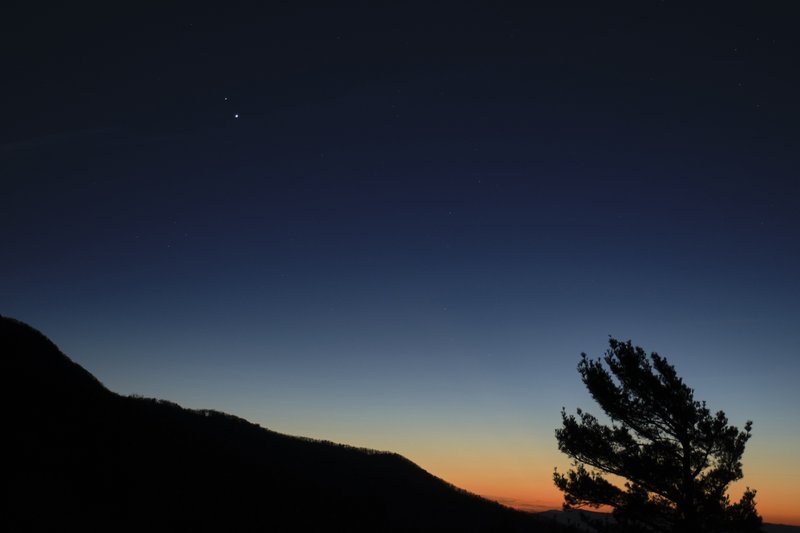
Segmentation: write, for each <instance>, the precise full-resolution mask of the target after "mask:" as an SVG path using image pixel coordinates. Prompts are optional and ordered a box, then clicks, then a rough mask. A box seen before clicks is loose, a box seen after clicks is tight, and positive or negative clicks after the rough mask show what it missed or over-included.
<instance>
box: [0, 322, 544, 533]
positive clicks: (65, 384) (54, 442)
mask: <svg viewBox="0 0 800 533" xmlns="http://www.w3.org/2000/svg"><path fill="white" fill-rule="evenodd" d="M0 380H2V387H1V388H0V390H2V392H1V393H0V394H2V400H3V401H2V406H3V407H2V409H3V413H2V414H3V419H4V420H5V421H6V423H7V426H6V431H5V432H4V434H5V435H7V439H8V442H9V443H10V449H9V452H7V455H6V459H5V461H4V463H5V464H4V465H3V470H4V482H5V484H6V486H7V487H9V488H10V489H11V490H9V491H8V492H9V497H8V500H7V501H6V505H7V507H6V509H7V511H6V512H4V513H2V515H1V516H0V530H3V531H18V530H46V529H58V530H65V529H72V528H73V527H74V528H81V529H83V530H87V529H88V530H101V529H102V530H106V531H133V530H139V531H143V530H157V531H189V530H194V531H212V530H214V531H242V530H247V531H256V530H264V531H269V530H279V531H282V530H303V531H341V530H346V531H498V532H499V531H552V530H559V531H560V529H558V528H557V526H554V525H551V524H548V522H547V521H544V520H541V519H538V518H536V517H534V516H532V515H529V514H525V513H521V512H517V511H514V510H511V509H508V508H505V507H503V506H501V505H499V504H496V503H494V502H490V501H488V500H485V499H482V498H479V497H477V496H475V495H472V494H469V493H466V492H465V491H462V490H459V489H457V488H455V487H453V486H452V485H450V484H448V483H446V482H444V481H442V480H441V479H438V478H436V477H434V476H432V475H430V474H428V473H427V472H425V471H424V470H422V469H421V468H419V467H418V466H416V465H415V464H413V463H412V462H410V461H408V460H407V459H405V458H403V457H401V456H399V455H397V454H392V453H383V452H375V451H371V450H363V449H357V448H352V447H348V446H341V445H336V444H333V443H328V442H320V441H314V440H310V439H303V438H298V437H291V436H287V435H282V434H279V433H275V432H273V431H269V430H266V429H264V428H261V427H260V426H257V425H255V424H251V423H249V422H247V421H245V420H242V419H240V418H237V417H234V416H231V415H227V414H224V413H219V412H215V411H193V410H188V409H183V408H181V407H180V406H178V405H176V404H173V403H170V402H166V401H163V400H152V399H145V398H132V397H124V396H120V395H118V394H115V393H113V392H111V391H109V390H108V389H106V388H105V387H104V386H103V385H102V384H101V383H100V382H99V381H98V380H97V379H96V378H94V376H92V375H91V374H90V373H89V372H87V371H86V370H84V369H83V368H82V367H80V366H79V365H77V364H76V363H74V362H72V361H71V360H70V359H69V358H67V357H66V356H65V355H64V354H62V353H61V352H60V351H59V350H58V348H57V347H56V346H55V345H54V344H53V343H52V342H50V341H49V340H48V339H47V338H46V337H45V336H44V335H42V334H41V333H39V332H38V331H36V330H35V329H33V328H31V327H29V326H27V325H25V324H23V323H21V322H18V321H16V320H13V319H10V318H6V317H0ZM553 528H555V529H553Z"/></svg>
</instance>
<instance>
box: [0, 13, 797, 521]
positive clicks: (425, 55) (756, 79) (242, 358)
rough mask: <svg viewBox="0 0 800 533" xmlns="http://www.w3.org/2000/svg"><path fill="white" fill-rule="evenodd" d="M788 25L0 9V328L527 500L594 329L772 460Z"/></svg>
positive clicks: (158, 389) (772, 21)
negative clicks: (651, 354) (678, 380)
mask: <svg viewBox="0 0 800 533" xmlns="http://www.w3.org/2000/svg"><path fill="white" fill-rule="evenodd" d="M792 15H793V13H792V12H791V11H790V10H789V9H788V8H787V7H786V6H785V5H781V4H778V3H775V4H769V5H767V4H765V3H755V2H753V3H736V2H733V3H731V2H726V3H719V4H716V3H702V5H698V3H695V4H693V5H677V4H676V3H675V2H669V1H667V2H649V1H642V2H630V3H602V4H601V3H597V2H594V3H587V4H585V5H582V6H581V5H579V4H570V6H569V7H567V6H565V5H561V6H560V7H557V8H544V7H541V6H539V7H532V8H529V9H520V8H519V7H513V6H512V5H511V4H510V3H507V4H502V5H501V4H500V3H498V4H497V5H494V4H489V3H470V2H460V3H448V4H445V3H437V4H436V5H435V6H434V7H432V6H431V5H430V3H424V4H416V5H413V6H412V5H408V4H398V5H394V6H390V5H389V4H384V5H382V6H380V7H376V6H374V5H372V6H367V5H353V6H352V7H348V8H336V9H334V8H330V7H328V8H308V7H300V6H298V4H296V3H287V5H285V6H279V5H277V3H269V6H268V7H263V6H262V7H261V8H259V9H255V10H254V9H252V7H251V8H248V9H245V8H240V7H234V6H228V5H223V4H221V3H220V4H219V5H216V6H214V7H207V6H205V5H204V6H200V7H198V6H197V5H191V4H187V5H183V6H177V5H170V6H168V7H159V8H157V9H155V8H148V7H143V6H137V7H128V8H126V9H125V10H123V9H121V8H119V7H118V6H113V7H109V8H104V10H103V9H101V10H97V9H92V10H89V9H86V10H81V9H80V8H75V7H74V6H72V5H64V6H61V7H57V8H52V9H50V8H45V7H43V8H41V9H40V8H38V7H37V8H36V9H35V10H33V9H28V8H25V7H22V8H19V9H15V8H11V9H10V10H9V11H8V16H6V15H4V16H3V21H2V22H1V23H0V24H2V25H3V27H2V32H0V34H1V35H2V37H1V39H2V43H0V44H2V50H3V52H2V54H3V64H4V82H3V94H4V97H3V101H2V103H0V113H2V114H1V115H0V124H2V127H0V179H2V194H1V195H0V222H1V223H2V227H3V228H4V230H3V232H2V235H1V237H0V245H2V250H3V253H2V263H0V275H2V278H1V280H0V303H1V304H2V308H1V309H0V312H2V313H3V314H5V315H10V316H15V317H17V318H20V319H22V320H25V321H27V322H29V323H31V324H32V325H33V326H35V327H38V328H40V329H42V330H43V331H44V332H45V333H46V334H48V335H49V336H51V338H53V340H54V341H55V342H56V343H57V344H59V345H60V346H61V347H62V348H63V349H64V350H65V351H67V353H68V354H69V355H71V356H72V357H73V358H75V359H76V360H77V361H78V362H79V363H81V364H83V365H84V366H85V367H87V369H89V370H90V371H92V372H93V373H95V374H96V375H97V376H98V377H99V378H100V379H101V380H102V381H104V382H105V383H106V384H107V385H108V386H109V387H111V388H112V389H114V390H117V391H119V392H123V393H132V392H136V393H143V394H147V395H154V396H159V397H165V398H169V399H172V400H175V401H179V402H180V403H183V404H185V405H189V406H193V407H216V408H220V409H224V410H228V411H232V412H234V413H236V414H240V415H241V416H246V417H248V418H250V419H251V420H254V421H257V422H259V423H262V424H264V425H266V426H269V427H273V428H275V429H278V430H282V431H287V432H294V433H302V434H306V435H310V436H315V437H320V438H330V439H334V440H341V441H346V442H351V443H353V444H358V445H366V446H375V447H381V448H390V449H395V450H397V451H400V452H402V453H405V454H406V455H408V456H410V457H411V458H412V459H414V460H417V461H419V462H420V463H421V464H422V465H423V466H424V467H425V468H428V469H429V470H431V471H433V472H434V473H436V474H438V475H441V476H443V477H446V478H448V479H449V480H451V481H454V482H456V483H458V484H461V485H466V488H469V489H470V490H475V491H482V492H483V493H486V492H487V491H488V492H492V491H494V493H493V494H494V495H496V496H498V497H506V498H511V497H512V496H513V497H514V498H517V499H519V500H520V501H522V500H525V501H527V502H529V503H530V502H536V501H541V502H545V500H547V498H549V497H550V496H546V495H547V494H550V492H551V491H553V490H554V489H551V488H550V487H549V486H548V484H549V482H550V481H549V480H550V477H549V472H551V469H552V466H553V461H557V460H560V459H559V458H558V457H557V455H555V452H554V449H555V442H554V439H553V437H552V429H553V428H554V427H556V425H558V423H559V410H560V407H561V406H562V405H566V406H567V407H568V408H572V407H573V406H576V405H578V404H581V405H583V406H584V407H586V408H589V407H590V406H591V404H590V403H589V400H587V398H586V397H585V396H584V393H583V391H582V390H581V388H580V383H579V379H578V375H577V373H576V372H575V364H576V363H577V360H578V357H579V354H580V352H581V351H587V352H589V353H591V354H593V355H600V353H601V352H602V350H603V349H604V347H605V344H606V338H607V335H609V334H611V335H614V336H618V337H621V338H625V339H627V338H631V339H632V340H633V341H634V342H635V343H638V344H641V345H643V346H644V347H645V348H646V349H648V350H657V351H659V352H661V353H662V354H664V355H666V356H667V357H668V358H670V360H671V361H674V362H675V363H676V366H677V368H678V371H679V373H682V374H683V375H685V378H686V381H687V382H688V383H689V384H690V385H693V386H695V387H696V390H697V392H698V396H700V397H701V398H703V399H708V400H709V401H710V403H712V407H715V408H723V409H726V411H727V412H728V414H729V417H730V418H731V419H732V421H735V422H739V423H740V424H742V423H743V422H744V420H745V419H747V418H752V419H754V421H755V434H756V437H755V438H754V440H753V444H752V446H753V448H754V449H755V451H754V453H755V454H757V453H761V455H757V457H766V456H768V455H769V454H770V453H771V452H770V450H773V451H774V449H775V448H774V447H773V448H770V447H768V446H767V443H772V444H773V445H774V444H775V443H776V442H778V441H780V442H783V443H786V442H793V443H795V444H797V443H800V436H798V434H797V433H796V430H793V431H792V432H790V433H789V436H788V437H787V435H786V434H785V428H786V426H785V424H786V423H790V425H791V424H794V426H793V427H795V428H796V427H798V426H799V425H800V412H798V407H797V405H798V400H800V397H798V395H797V393H796V392H795V389H794V380H795V379H796V375H797V371H798V370H800V366H798V363H797V361H798V357H797V356H798V349H797V346H798V342H800V333H798V329H800V328H797V327H796V324H797V323H798V320H799V319H800V305H798V302H800V282H799V281H798V276H797V270H798V259H800V246H799V245H798V243H800V239H799V238H798V233H800V182H799V181H798V163H800V156H798V154H800V146H799V144H800V142H799V141H800V138H799V136H798V129H797V124H798V123H799V122H798V119H800V107H799V106H798V100H797V94H800V86H799V84H798V82H799V81H800V80H799V79H798V77H799V76H800V74H798V72H800V71H799V70H798V68H797V65H798V55H799V54H798V53H799V52H800V43H798V36H797V32H796V24H795V19H794V18H793V16H792ZM716 399H719V400H720V403H722V404H721V405H713V400H716ZM499 413H502V415H500V414H499ZM451 424H452V426H451ZM448 427H450V429H447V428H448ZM454 428H455V429H454ZM504 435H507V440H506V441H504V440H503V436H504ZM470 439H476V441H475V442H476V443H475V444H474V445H473V446H472V447H469V445H466V444H464V442H465V441H467V442H471V441H470ZM481 439H484V440H481ZM485 439H489V440H490V441H492V442H488V441H486V440H485ZM493 439H494V440H493ZM760 439H763V440H760ZM781 439H782V440H781ZM787 439H789V440H788V441H787ZM495 440H496V441H497V442H495ZM759 441H760V442H761V444H760V445H761V446H762V449H760V452H759V448H758V446H759ZM432 442H433V443H438V444H435V445H434V444H431V443H432ZM455 442H459V443H461V444H459V446H466V447H465V448H459V450H461V451H453V448H454V446H455V445H454V443H455ZM503 442H506V443H509V444H507V446H508V448H509V449H513V450H514V451H513V452H512V451H508V450H506V453H501V452H500V451H498V450H499V449H502V447H503V446H504V444H503ZM437 446H438V447H437ZM437 450H439V451H438V452H437ZM443 450H447V452H445V451H443ZM459 454H461V455H459ZM526 454H528V455H526ZM476 457H479V458H485V460H484V459H481V460H483V461H484V463H485V464H486V465H488V466H486V470H487V472H489V471H492V472H495V473H496V475H497V476H500V477H498V478H497V479H496V480H495V481H494V482H489V481H486V479H489V477H490V474H489V473H487V472H484V473H481V472H477V473H474V475H471V474H469V475H468V474H463V472H465V469H467V467H465V466H464V465H466V464H474V463H475V462H476ZM498 457H505V458H506V459H507V460H508V461H510V462H509V464H511V463H513V461H516V463H515V464H517V470H516V471H517V472H521V473H523V474H524V476H527V477H526V478H525V479H516V478H515V479H510V478H503V477H502V476H503V475H504V474H503V472H504V470H503V469H502V468H500V467H498V466H497V465H498V464H499V463H497V462H496V461H499V459H497V458H498ZM455 458H462V459H463V460H462V462H461V463H459V461H458V460H457V459H455ZM526 461H527V462H526ZM787 461H788V459H787ZM520 464H525V465H528V466H525V467H520V466H519V465H520ZM492 465H493V466H492ZM534 465H535V466H534ZM792 465H793V466H792ZM540 467H541V468H540ZM760 468H761V470H758V469H756V468H754V470H755V472H754V473H755V474H757V475H760V476H761V477H757V480H758V481H759V482H760V483H761V485H762V486H763V485H765V484H768V483H769V482H770V481H769V480H770V479H772V478H770V476H773V475H775V476H777V475H778V474H777V473H776V472H777V470H774V469H773V470H771V469H770V467H769V466H768V465H767V466H764V465H762V466H761V467H760ZM792 468H794V469H795V470H792ZM467 470H468V469H467ZM507 470H508V472H511V471H512V470H514V468H512V467H510V466H509V467H508V469H507ZM540 470H541V472H544V474H543V476H544V477H541V475H540V474H541V472H540ZM781 471H784V472H785V471H787V470H786V468H784V469H782V470H781ZM788 471H789V472H792V471H793V472H795V473H800V464H798V463H797V462H796V460H795V462H794V463H791V465H790V466H789V467H788ZM765 472H766V473H765ZM746 474H748V472H746ZM462 475H463V478H462V477H459V476H462ZM520 475H522V474H520ZM508 476H511V474H508ZM453 478H455V479H453ZM480 480H484V481H480ZM765 480H766V481H765ZM526 484H527V485H526ZM751 484H756V483H751ZM521 486H529V489H530V490H529V493H526V494H522V493H521V492H522V489H520V488H519V487H521ZM779 486H780V484H779V483H777V482H776V483H775V487H776V488H774V489H771V490H773V492H772V493H770V492H769V490H768V491H767V492H766V493H764V491H762V492H760V493H759V494H764V495H763V498H764V500H765V501H764V503H765V504H766V503H767V502H768V501H773V502H778V501H779V500H780V497H779V496H780V490H781V489H779V488H777V487H779ZM487 487H489V488H487ZM503 487H510V488H507V489H504V488H503ZM539 495H541V496H539ZM537 498H538V499H537ZM770 498H772V500H770ZM548 501H549V500H548ZM779 507H780V506H779V505H778V504H777V503H776V504H775V505H774V506H773V508H774V509H775V510H774V511H773V512H774V513H778V512H779V511H777V509H778V508H779ZM766 508H767V510H768V509H770V507H769V505H767V507H766ZM796 519H797V520H798V521H800V517H796Z"/></svg>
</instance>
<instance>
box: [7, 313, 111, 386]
mask: <svg viewBox="0 0 800 533" xmlns="http://www.w3.org/2000/svg"><path fill="white" fill-rule="evenodd" d="M0 376H2V377H1V378H0V379H2V382H3V389H4V392H3V393H2V394H4V395H5V394H8V395H11V396H16V397H20V398H23V397H28V398H30V397H31V396H33V397H35V398H40V399H43V400H44V399H45V398H44V397H46V398H47V399H48V400H51V399H53V397H54V396H57V397H58V398H59V399H61V400H63V398H64V396H74V395H85V394H92V395H93V394H102V393H106V394H107V393H108V392H109V391H108V389H106V388H105V387H104V386H103V384H102V383H100V381H98V380H97V378H95V377H94V376H93V375H92V374H91V373H90V372H88V371H87V370H86V369H84V368H83V367H82V366H80V365H79V364H77V363H76V362H74V361H73V360H72V359H70V358H69V357H67V356H66V355H64V354H63V353H62V352H61V350H59V349H58V347H57V346H56V345H55V344H54V343H53V342H52V341H50V339H48V338H47V337H46V336H45V335H44V334H42V333H41V332H40V331H38V330H36V329H35V328H33V327H31V326H29V325H27V324H25V323H24V322H21V321H19V320H16V319H14V318H10V317H7V316H2V315H0Z"/></svg>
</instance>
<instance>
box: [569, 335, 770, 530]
mask: <svg viewBox="0 0 800 533" xmlns="http://www.w3.org/2000/svg"><path fill="white" fill-rule="evenodd" d="M578 371H579V372H580V375H581V378H582V380H583V383H584V384H585V385H586V387H587V389H588V390H589V393H590V394H591V396H592V398H593V399H594V400H595V401H596V402H597V403H598V404H599V405H600V407H601V409H602V410H603V411H604V412H605V414H606V415H607V417H608V419H609V420H610V424H607V425H606V424H603V423H601V422H600V421H599V420H598V419H597V418H596V417H595V416H593V415H591V414H589V413H587V412H585V411H583V410H582V409H577V412H576V414H575V415H567V413H566V411H565V410H562V412H561V417H562V427H561V428H559V429H557V430H556V440H557V441H558V448H559V450H560V451H561V452H563V453H565V454H566V455H568V456H569V457H570V458H571V459H572V461H573V468H572V469H570V470H569V471H567V472H566V474H562V473H560V472H558V470H556V471H555V473H554V481H555V484H556V486H557V487H558V488H559V489H560V490H561V491H562V492H563V493H564V506H565V508H574V507H584V506H590V507H600V506H610V507H612V508H613V510H614V511H613V513H614V517H615V518H616V522H617V524H618V525H617V527H618V528H619V529H620V530H623V531H654V532H662V531H664V532H669V531H682V532H687V533H695V532H716V531H720V532H721V531H759V530H760V525H761V517H760V516H759V515H758V513H757V512H756V507H755V499H754V498H755V491H754V490H750V489H749V488H748V489H747V490H746V491H745V493H744V495H743V496H742V498H741V500H739V501H738V502H737V503H731V501H730V499H729V497H728V495H727V489H728V486H729V484H730V483H732V482H733V481H736V480H739V479H741V478H742V475H743V474H742V462H741V459H742V455H743V454H744V449H745V444H746V443H747V441H748V439H749V438H750V431H751V428H752V422H750V421H748V422H747V423H746V424H745V426H744V430H742V431H740V430H739V429H738V428H737V427H735V426H732V425H729V424H728V419H727V417H726V416H725V413H724V412H722V411H717V412H716V413H714V414H712V412H711V410H709V408H708V407H707V406H706V403H705V402H700V401H697V400H695V399H694V390H693V389H691V388H689V387H688V386H687V385H686V384H685V383H684V382H683V380H682V379H681V378H680V377H679V376H678V374H677V373H676V371H675V368H674V367H673V366H672V365H670V364H669V363H668V362H667V359H666V358H664V357H661V356H660V355H658V354H657V353H652V354H650V356H649V357H648V356H647V354H646V353H645V351H644V350H643V349H642V348H640V347H638V346H633V345H632V344H631V341H627V342H621V341H618V340H616V339H614V338H610V339H609V349H608V350H607V351H606V353H605V356H604V357H602V358H600V359H597V360H592V359H589V358H588V357H587V355H586V354H585V353H584V354H581V360H580V363H579V364H578ZM617 480H621V481H620V482H617ZM620 485H622V486H620Z"/></svg>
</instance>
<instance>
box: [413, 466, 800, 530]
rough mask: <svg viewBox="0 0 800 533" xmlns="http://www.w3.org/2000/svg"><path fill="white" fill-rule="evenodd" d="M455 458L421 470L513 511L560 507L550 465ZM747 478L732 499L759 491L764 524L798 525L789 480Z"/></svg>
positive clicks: (799, 516)
mask: <svg viewBox="0 0 800 533" xmlns="http://www.w3.org/2000/svg"><path fill="white" fill-rule="evenodd" d="M454 459H455V460H454V461H453V462H451V464H445V465H442V468H437V469H431V468H428V467H429V466H431V465H426V466H423V468H426V470H428V471H429V472H431V473H432V474H434V475H436V476H437V477H440V478H442V479H444V480H446V481H448V482H450V483H452V484H454V485H455V486H457V487H460V488H462V489H465V490H467V491H469V492H472V493H474V494H478V495H480V496H483V497H485V498H488V499H491V500H495V501H498V502H500V503H502V504H503V505H507V506H509V507H513V508H515V509H520V510H522V511H530V512H541V511H547V510H550V509H561V508H562V503H563V497H562V494H561V492H560V491H559V490H558V489H557V488H556V487H555V486H554V485H553V484H552V483H551V482H550V478H551V476H552V472H553V468H552V466H550V467H548V466H547V465H545V464H542V463H535V462H529V463H528V464H523V465H520V464H519V463H516V462H515V461H512V460H508V461H503V462H494V463H493V464H492V465H491V466H486V465H480V466H479V465H476V464H473V465H472V467H469V468H459V467H458V466H459V465H457V464H455V463H456V462H457V461H458V458H457V457H456V458H454ZM462 466H463V465H462ZM558 467H559V470H564V469H565V468H566V466H565V465H558ZM746 478H747V479H746V480H742V481H740V482H738V483H735V484H734V485H732V486H731V488H730V490H729V495H730V497H731V500H733V501H736V500H738V499H739V497H740V496H741V494H742V491H744V490H745V488H746V487H748V486H749V487H752V488H755V489H756V490H757V491H758V493H757V496H756V503H757V508H758V512H759V514H761V516H762V517H763V519H764V522H765V523H772V524H786V525H793V526H800V511H798V509H797V506H796V499H795V497H794V496H793V494H794V493H793V490H792V488H791V485H790V484H789V482H790V480H789V479H788V478H787V479H785V480H783V479H774V478H768V477H764V476H756V475H748V476H746Z"/></svg>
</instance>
